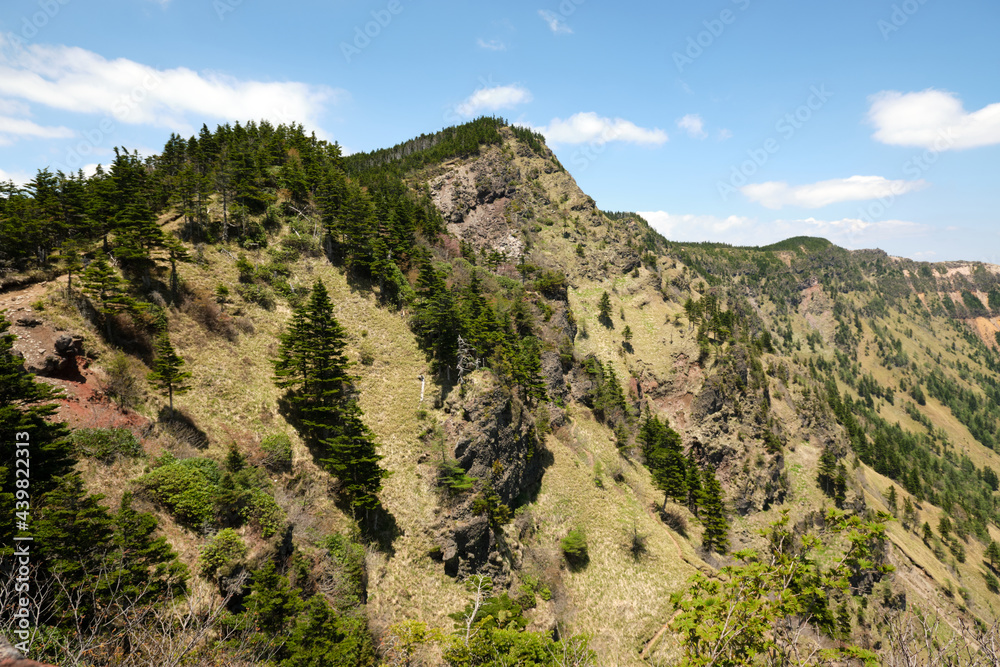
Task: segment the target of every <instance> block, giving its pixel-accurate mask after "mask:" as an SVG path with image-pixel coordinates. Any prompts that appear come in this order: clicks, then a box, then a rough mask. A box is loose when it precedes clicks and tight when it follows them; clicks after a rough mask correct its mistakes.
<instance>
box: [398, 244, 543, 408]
mask: <svg viewBox="0 0 1000 667" xmlns="http://www.w3.org/2000/svg"><path fill="white" fill-rule="evenodd" d="M535 326H536V325H535V322H534V318H533V316H532V314H531V310H530V305H529V304H528V302H527V301H526V299H525V295H524V294H523V293H519V294H516V295H514V303H513V304H512V306H511V307H510V308H509V309H508V310H507V311H504V312H499V311H498V309H497V308H496V307H495V306H494V305H493V304H492V303H491V300H490V298H489V297H488V295H487V294H486V292H485V290H484V288H483V284H482V281H481V280H480V278H479V274H478V272H475V271H474V272H473V273H472V276H471V278H470V280H469V283H468V285H466V286H464V287H462V286H461V285H456V286H453V287H452V288H449V287H448V284H447V282H446V281H445V276H443V275H442V274H441V272H439V271H438V270H437V269H436V268H434V265H433V264H432V263H431V262H430V261H426V262H424V263H423V264H422V265H421V267H420V275H419V277H418V278H417V293H416V301H415V304H414V315H413V329H414V331H415V332H416V334H417V336H418V338H419V339H420V341H421V343H422V345H423V346H424V348H425V349H426V350H427V351H428V353H429V354H430V355H431V359H432V363H433V365H434V367H435V369H436V370H438V371H439V372H443V373H444V374H445V378H448V377H454V378H455V379H457V375H458V370H459V369H460V368H462V369H466V368H470V367H471V368H475V367H478V366H479V365H480V363H482V365H485V366H488V367H489V368H491V369H492V370H493V372H494V373H496V374H497V376H498V377H500V378H501V379H507V380H509V381H510V382H511V383H512V384H513V385H515V386H517V387H520V389H521V391H522V394H523V397H524V398H525V399H526V400H528V401H530V402H538V401H543V400H545V399H546V396H547V394H546V390H545V380H544V378H543V377H542V363H541V342H540V341H539V340H538V338H537V337H536V336H535V335H534V334H535ZM460 339H461V341H463V342H464V345H460ZM453 372H454V376H453V375H452V374H453Z"/></svg>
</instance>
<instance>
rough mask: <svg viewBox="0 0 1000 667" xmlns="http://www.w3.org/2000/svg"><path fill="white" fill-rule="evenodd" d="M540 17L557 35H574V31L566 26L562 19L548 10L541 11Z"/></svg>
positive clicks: (539, 11) (539, 12)
mask: <svg viewBox="0 0 1000 667" xmlns="http://www.w3.org/2000/svg"><path fill="white" fill-rule="evenodd" d="M538 15H539V16H541V17H542V20H543V21H545V22H546V23H547V24H548V25H549V30H551V31H552V32H554V33H555V34H557V35H572V34H573V29H572V28H570V27H569V26H568V25H566V22H565V21H563V20H562V17H561V16H559V15H558V14H556V13H555V12H552V11H549V10H548V9H539V10H538Z"/></svg>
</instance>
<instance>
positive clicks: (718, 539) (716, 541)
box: [701, 467, 729, 554]
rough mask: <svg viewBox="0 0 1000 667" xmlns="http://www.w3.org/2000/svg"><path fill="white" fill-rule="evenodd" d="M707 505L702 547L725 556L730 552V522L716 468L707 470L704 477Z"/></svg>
mask: <svg viewBox="0 0 1000 667" xmlns="http://www.w3.org/2000/svg"><path fill="white" fill-rule="evenodd" d="M703 488H704V493H705V503H704V507H703V508H702V515H701V520H702V523H703V524H704V525H705V534H704V536H703V537H702V545H703V546H704V547H705V548H706V549H709V550H711V551H715V552H717V553H720V554H724V553H726V552H727V551H728V550H729V522H728V520H727V519H726V506H725V502H724V501H723V498H722V485H721V484H719V480H718V479H716V477H715V469H714V468H711V467H709V468H706V469H705V472H704V475H703Z"/></svg>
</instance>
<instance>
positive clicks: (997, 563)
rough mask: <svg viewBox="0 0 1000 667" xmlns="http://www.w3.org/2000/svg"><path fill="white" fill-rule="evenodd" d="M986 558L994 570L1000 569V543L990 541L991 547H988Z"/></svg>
mask: <svg viewBox="0 0 1000 667" xmlns="http://www.w3.org/2000/svg"><path fill="white" fill-rule="evenodd" d="M986 558H987V559H988V560H989V561H990V565H992V566H993V567H994V568H1000V543H997V542H995V541H993V540H990V546H988V547H986Z"/></svg>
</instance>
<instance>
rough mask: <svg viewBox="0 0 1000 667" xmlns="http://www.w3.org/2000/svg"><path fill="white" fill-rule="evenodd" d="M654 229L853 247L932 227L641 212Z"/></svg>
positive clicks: (698, 236) (675, 237) (675, 236)
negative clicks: (805, 240)
mask: <svg viewBox="0 0 1000 667" xmlns="http://www.w3.org/2000/svg"><path fill="white" fill-rule="evenodd" d="M639 215H641V216H642V217H643V218H645V219H646V220H647V221H649V224H650V225H652V226H653V228H654V229H656V230H657V231H659V232H660V233H661V234H663V235H664V236H665V237H667V238H668V239H670V240H672V241H690V242H697V241H715V242H720V243H730V244H732V245H745V246H763V245H770V244H771V243H777V242H778V241H782V240H784V239H787V238H790V237H793V236H819V237H822V238H825V239H828V240H830V241H832V242H833V243H835V244H837V245H839V246H841V247H844V248H849V249H856V248H872V247H877V246H879V245H880V244H883V243H885V242H887V241H895V240H898V239H901V238H911V237H915V236H924V235H926V234H928V233H930V231H931V228H930V227H928V226H927V225H921V224H918V223H915V222H909V221H906V220H881V221H875V222H867V221H864V220H858V219H854V218H842V219H840V220H818V219H816V218H811V217H810V218H805V219H799V220H770V221H761V220H758V219H756V218H747V217H742V216H735V215H732V216H729V217H728V218H720V217H717V216H712V215H690V214H687V215H677V214H673V213H668V212H667V211H640V212H639Z"/></svg>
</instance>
